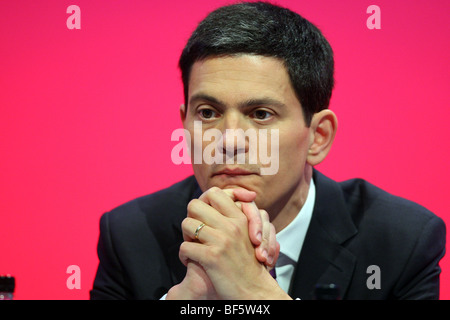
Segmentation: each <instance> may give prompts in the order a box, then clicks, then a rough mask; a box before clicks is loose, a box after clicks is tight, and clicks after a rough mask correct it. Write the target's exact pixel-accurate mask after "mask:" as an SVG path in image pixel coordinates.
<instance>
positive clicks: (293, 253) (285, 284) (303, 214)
mask: <svg viewBox="0 0 450 320" xmlns="http://www.w3.org/2000/svg"><path fill="white" fill-rule="evenodd" d="M315 200H316V186H315V185H314V180H313V179H311V184H310V185H309V191H308V196H307V197H306V201H305V204H304V205H303V207H302V208H301V210H300V212H299V213H298V214H297V216H296V217H295V218H294V220H292V221H291V223H289V224H288V225H287V227H285V228H284V229H283V230H281V231H280V232H278V233H277V240H278V243H279V244H280V255H279V257H278V260H277V262H276V264H275V272H276V274H277V282H278V284H279V285H280V287H281V289H283V290H284V291H285V292H286V293H287V292H288V290H289V286H290V283H291V279H292V275H293V273H294V269H295V266H296V265H297V260H298V258H299V256H300V251H301V250H302V247H303V242H304V240H305V236H306V232H307V231H308V226H309V222H310V221H311V217H312V213H313V209H314V202H315Z"/></svg>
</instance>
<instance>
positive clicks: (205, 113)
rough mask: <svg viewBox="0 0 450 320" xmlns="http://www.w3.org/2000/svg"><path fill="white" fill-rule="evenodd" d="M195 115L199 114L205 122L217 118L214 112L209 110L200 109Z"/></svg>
mask: <svg viewBox="0 0 450 320" xmlns="http://www.w3.org/2000/svg"><path fill="white" fill-rule="evenodd" d="M197 113H198V114H199V116H200V118H202V119H205V120H208V119H213V118H216V117H217V116H218V114H217V112H216V111H214V110H212V109H209V108H204V109H200V110H198V111H197Z"/></svg>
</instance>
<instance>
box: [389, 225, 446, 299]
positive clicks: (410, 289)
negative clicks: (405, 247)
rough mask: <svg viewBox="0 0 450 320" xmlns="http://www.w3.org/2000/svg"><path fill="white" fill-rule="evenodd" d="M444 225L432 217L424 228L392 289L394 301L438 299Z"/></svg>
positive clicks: (443, 246)
mask: <svg viewBox="0 0 450 320" xmlns="http://www.w3.org/2000/svg"><path fill="white" fill-rule="evenodd" d="M445 236H446V228H445V224H444V222H443V221H442V219H440V218H439V217H436V216H433V217H432V218H431V219H429V220H428V222H427V223H426V224H425V225H424V227H423V229H422V232H421V234H420V236H419V237H418V239H417V241H416V245H415V246H414V249H413V250H412V252H411V254H410V257H409V259H408V262H407V263H406V265H405V268H404V270H403V273H402V276H401V277H400V279H399V281H398V282H397V285H396V286H395V289H394V295H395V298H396V299H408V300H437V299H439V275H440V272H441V268H440V266H439V261H440V260H441V259H442V257H443V256H444V255H445Z"/></svg>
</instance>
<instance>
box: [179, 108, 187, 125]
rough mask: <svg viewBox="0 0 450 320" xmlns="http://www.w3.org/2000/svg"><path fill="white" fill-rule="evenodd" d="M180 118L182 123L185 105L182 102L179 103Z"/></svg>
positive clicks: (184, 117) (184, 116) (184, 115)
mask: <svg viewBox="0 0 450 320" xmlns="http://www.w3.org/2000/svg"><path fill="white" fill-rule="evenodd" d="M180 118H181V122H183V123H184V120H186V107H185V105H184V103H183V104H182V105H180Z"/></svg>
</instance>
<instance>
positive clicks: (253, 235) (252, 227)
mask: <svg viewBox="0 0 450 320" xmlns="http://www.w3.org/2000/svg"><path fill="white" fill-rule="evenodd" d="M241 207H242V212H243V213H244V214H245V216H246V217H247V220H248V233H249V237H250V241H251V242H252V243H253V245H254V246H259V245H260V244H261V241H262V233H263V221H262V219H261V214H260V212H259V210H258V208H257V207H256V204H255V203H254V202H251V203H247V202H243V203H242V204H241Z"/></svg>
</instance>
